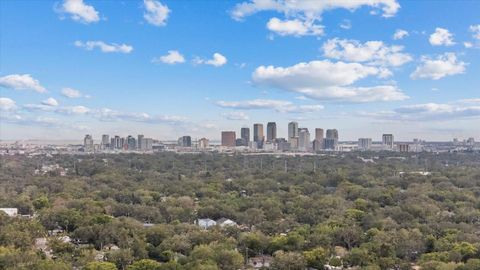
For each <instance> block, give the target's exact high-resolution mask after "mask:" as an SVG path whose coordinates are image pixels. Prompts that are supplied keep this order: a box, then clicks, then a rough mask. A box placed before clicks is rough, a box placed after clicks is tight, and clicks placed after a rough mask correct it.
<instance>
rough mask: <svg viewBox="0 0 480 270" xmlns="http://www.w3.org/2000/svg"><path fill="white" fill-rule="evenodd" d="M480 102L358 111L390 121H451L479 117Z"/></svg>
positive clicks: (425, 104) (458, 102) (431, 104)
mask: <svg viewBox="0 0 480 270" xmlns="http://www.w3.org/2000/svg"><path fill="white" fill-rule="evenodd" d="M479 105H480V104H474V105H471V104H466V103H465V102H462V101H461V100H460V101H456V102H450V103H443V104H442V103H424V104H414V105H408V106H403V107H400V108H397V109H394V110H393V111H381V112H376V113H365V112H364V113H360V115H361V116H367V117H373V118H378V119H382V120H391V121H426V120H430V121H452V120H457V119H470V118H480V106H479Z"/></svg>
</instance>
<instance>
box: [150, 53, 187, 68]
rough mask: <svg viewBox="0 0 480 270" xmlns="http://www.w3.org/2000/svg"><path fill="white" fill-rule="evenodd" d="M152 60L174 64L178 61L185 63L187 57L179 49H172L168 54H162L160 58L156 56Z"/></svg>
mask: <svg viewBox="0 0 480 270" xmlns="http://www.w3.org/2000/svg"><path fill="white" fill-rule="evenodd" d="M152 62H153V63H164V64H169V65H173V64H178V63H184V62H185V58H184V57H183V55H182V54H181V53H179V52H178V51H176V50H171V51H168V54H166V55H163V56H160V57H158V58H154V59H153V60H152Z"/></svg>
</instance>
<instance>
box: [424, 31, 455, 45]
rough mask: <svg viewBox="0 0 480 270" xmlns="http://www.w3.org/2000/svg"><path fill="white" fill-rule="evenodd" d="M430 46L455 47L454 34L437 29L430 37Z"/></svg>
mask: <svg viewBox="0 0 480 270" xmlns="http://www.w3.org/2000/svg"><path fill="white" fill-rule="evenodd" d="M429 41H430V44H432V45H433V46H442V45H444V46H452V45H455V42H454V41H453V34H452V33H450V31H448V29H445V28H440V27H437V28H435V32H434V33H432V34H431V35H430V38H429Z"/></svg>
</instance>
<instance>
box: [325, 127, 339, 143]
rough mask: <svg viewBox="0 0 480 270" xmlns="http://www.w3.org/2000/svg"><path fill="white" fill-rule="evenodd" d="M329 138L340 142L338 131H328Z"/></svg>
mask: <svg viewBox="0 0 480 270" xmlns="http://www.w3.org/2000/svg"><path fill="white" fill-rule="evenodd" d="M327 138H328V139H335V140H338V130H336V129H327Z"/></svg>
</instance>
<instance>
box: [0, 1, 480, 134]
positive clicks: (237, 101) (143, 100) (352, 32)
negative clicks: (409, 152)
mask: <svg viewBox="0 0 480 270" xmlns="http://www.w3.org/2000/svg"><path fill="white" fill-rule="evenodd" d="M478 10H480V2H478V1H463V2H462V5H458V4H457V3H456V2H454V1H436V2H431V1H394V0H384V1H383V0H377V1H363V0H362V1H327V2H320V1H298V2H294V1H274V0H265V1H260V0H257V1H253V0H252V1H166V0H165V1H164V0H162V1H153V0H152V1H149V0H146V1H81V0H66V1H2V2H1V3H0V32H1V38H0V97H1V99H0V106H1V112H0V116H1V118H0V119H1V123H0V139H1V140H18V139H40V140H52V139H55V140H76V141H78V142H79V143H80V142H82V140H83V138H84V136H85V134H92V135H93V137H94V138H97V139H98V140H100V138H101V136H102V134H111V135H117V134H118V135H121V136H127V135H129V134H131V135H135V136H136V135H137V134H144V135H145V136H146V137H150V138H154V139H159V140H177V139H178V138H179V137H181V136H184V135H189V136H191V137H192V138H202V137H205V138H209V139H211V140H218V141H219V140H220V139H221V136H220V134H221V133H220V132H221V131H225V130H233V131H236V132H237V134H240V128H242V127H249V128H250V129H252V127H253V124H254V123H263V124H264V125H266V124H267V122H276V124H277V128H278V137H284V138H287V133H288V131H287V125H288V123H289V122H291V121H297V122H299V123H300V125H301V126H302V127H306V128H309V129H310V132H313V130H314V129H315V128H323V129H325V130H327V129H337V130H338V131H339V139H340V140H352V141H356V140H357V139H358V138H361V137H367V138H372V139H373V140H374V141H381V140H382V134H385V133H388V134H394V135H395V140H399V141H411V140H412V139H414V138H419V139H423V140H429V141H451V140H452V139H453V138H459V139H460V140H464V139H468V138H470V137H474V138H477V140H478V139H479V134H480V90H479V85H480V77H479V76H478V74H480V20H479V16H478ZM97 142H98V141H97Z"/></svg>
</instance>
